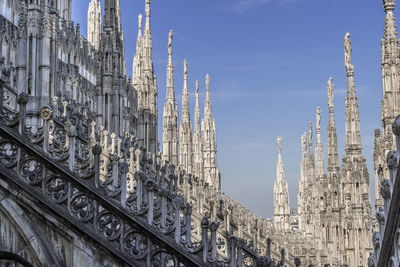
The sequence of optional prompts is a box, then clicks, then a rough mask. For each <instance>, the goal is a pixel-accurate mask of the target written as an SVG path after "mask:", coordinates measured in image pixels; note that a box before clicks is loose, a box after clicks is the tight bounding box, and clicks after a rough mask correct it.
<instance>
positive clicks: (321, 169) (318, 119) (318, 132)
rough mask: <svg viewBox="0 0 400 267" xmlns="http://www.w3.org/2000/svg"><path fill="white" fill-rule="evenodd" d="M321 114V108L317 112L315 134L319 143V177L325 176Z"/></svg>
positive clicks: (317, 150) (316, 146)
mask: <svg viewBox="0 0 400 267" xmlns="http://www.w3.org/2000/svg"><path fill="white" fill-rule="evenodd" d="M320 123H321V112H320V110H319V107H317V110H316V111H315V133H316V135H317V141H316V143H315V175H316V176H317V177H323V176H324V148H323V145H322V141H321V125H320Z"/></svg>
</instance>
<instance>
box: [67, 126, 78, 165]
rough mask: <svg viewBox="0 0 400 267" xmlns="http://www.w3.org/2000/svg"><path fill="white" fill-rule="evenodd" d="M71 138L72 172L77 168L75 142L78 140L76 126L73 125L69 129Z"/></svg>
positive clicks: (69, 149) (70, 158) (70, 163)
mask: <svg viewBox="0 0 400 267" xmlns="http://www.w3.org/2000/svg"><path fill="white" fill-rule="evenodd" d="M68 138H69V148H68V152H69V154H68V155H69V158H68V168H69V170H70V171H71V172H73V171H74V170H75V142H76V127H75V126H73V125H71V126H70V127H69V129H68Z"/></svg>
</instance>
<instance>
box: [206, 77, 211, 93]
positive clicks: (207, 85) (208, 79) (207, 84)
mask: <svg viewBox="0 0 400 267" xmlns="http://www.w3.org/2000/svg"><path fill="white" fill-rule="evenodd" d="M206 89H207V91H208V90H209V89H210V75H208V74H207V75H206Z"/></svg>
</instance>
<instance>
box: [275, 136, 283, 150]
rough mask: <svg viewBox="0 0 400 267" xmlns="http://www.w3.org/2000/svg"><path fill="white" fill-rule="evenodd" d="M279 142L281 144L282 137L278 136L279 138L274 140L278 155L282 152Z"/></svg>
mask: <svg viewBox="0 0 400 267" xmlns="http://www.w3.org/2000/svg"><path fill="white" fill-rule="evenodd" d="M281 142H282V136H279V137H278V138H277V139H276V144H277V145H278V151H279V153H281V152H282V149H281Z"/></svg>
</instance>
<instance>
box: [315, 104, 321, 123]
mask: <svg viewBox="0 0 400 267" xmlns="http://www.w3.org/2000/svg"><path fill="white" fill-rule="evenodd" d="M315 120H316V125H317V126H316V127H317V128H321V127H320V123H321V112H320V110H319V106H317V111H316V112H315Z"/></svg>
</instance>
